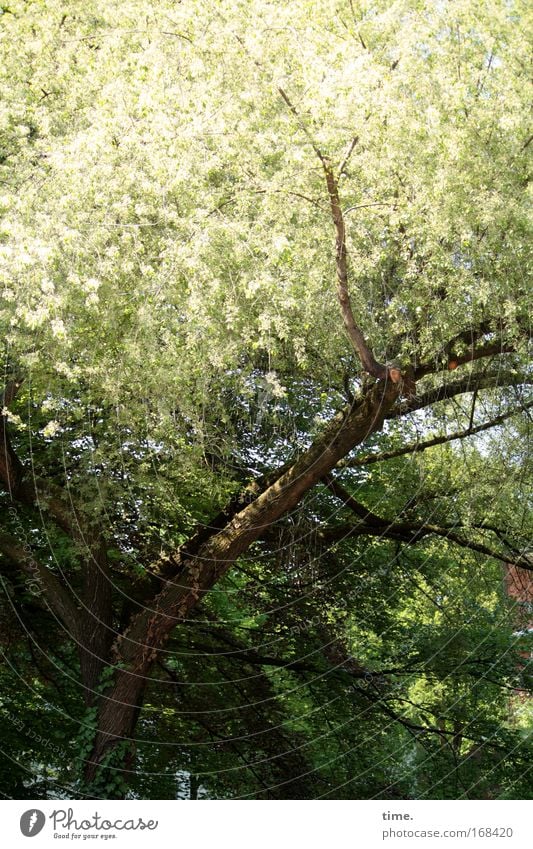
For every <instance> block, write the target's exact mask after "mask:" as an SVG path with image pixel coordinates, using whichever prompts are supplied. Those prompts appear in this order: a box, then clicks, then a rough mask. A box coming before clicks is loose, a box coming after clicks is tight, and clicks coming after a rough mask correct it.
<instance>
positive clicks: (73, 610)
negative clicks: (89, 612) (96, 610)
mask: <svg viewBox="0 0 533 849" xmlns="http://www.w3.org/2000/svg"><path fill="white" fill-rule="evenodd" d="M0 553H1V554H2V555H4V557H6V558H7V560H8V561H10V562H11V563H12V564H13V565H14V566H15V567H16V568H17V569H19V570H20V571H21V572H22V573H23V574H25V575H26V576H27V577H28V578H31V580H32V582H33V583H35V584H36V585H37V587H38V588H39V591H40V593H42V596H43V598H44V600H45V601H46V603H47V604H48V606H49V607H50V610H51V611H52V612H53V613H55V614H56V616H58V618H59V619H61V621H62V622H63V624H64V625H65V627H66V629H67V631H68V632H69V634H71V635H72V636H74V637H77V636H78V635H79V623H80V611H79V610H78V608H77V607H76V605H75V604H74V601H73V599H72V597H71V596H70V594H69V593H68V592H67V590H66V589H65V588H64V587H63V585H62V584H61V582H60V581H59V580H58V578H57V576H56V575H54V574H53V572H51V571H50V570H49V569H47V568H46V566H43V565H42V564H41V563H39V562H38V561H37V560H36V559H35V557H34V556H33V554H32V553H31V552H30V551H28V550H27V549H26V547H24V546H22V545H20V543H19V542H17V540H15V539H14V538H13V537H11V536H10V535H9V534H6V533H3V532H0Z"/></svg>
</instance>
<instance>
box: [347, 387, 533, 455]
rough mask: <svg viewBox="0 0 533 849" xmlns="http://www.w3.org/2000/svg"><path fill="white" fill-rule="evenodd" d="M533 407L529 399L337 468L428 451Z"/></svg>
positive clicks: (494, 425) (488, 427) (479, 431)
mask: <svg viewBox="0 0 533 849" xmlns="http://www.w3.org/2000/svg"><path fill="white" fill-rule="evenodd" d="M531 407H533V401H528V402H527V403H526V404H523V405H522V406H521V407H520V408H519V409H514V410H509V412H507V413H502V414H501V415H499V416H496V417H495V418H493V419H491V420H490V421H488V422H483V423H482V424H479V425H472V424H471V425H469V426H468V427H467V428H464V429H463V430H456V431H454V432H453V433H447V434H444V436H433V437H432V438H431V439H427V440H425V441H424V442H412V443H411V444H410V445H405V446H403V448H397V449H396V450H395V451H382V452H381V453H380V454H365V456H364V457H354V458H352V459H349V460H340V461H339V462H338V463H337V468H339V469H342V468H350V469H353V468H357V467H359V466H369V465H370V464H372V463H381V462H383V461H384V460H392V459H393V458H394V457H402V456H403V455H404V454H417V453H419V452H421V451H426V449H427V448H433V447H434V446H435V445H443V444H445V443H446V442H453V441H454V440H456V439H464V438H465V437H467V436H475V434H476V433H482V432H483V431H485V430H489V429H490V428H493V427H497V426H498V425H499V424H502V422H504V421H505V420H506V419H510V418H512V416H516V415H518V413H521V412H523V411H524V410H529V409H530V408H531Z"/></svg>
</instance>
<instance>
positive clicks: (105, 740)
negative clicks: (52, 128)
mask: <svg viewBox="0 0 533 849" xmlns="http://www.w3.org/2000/svg"><path fill="white" fill-rule="evenodd" d="M398 394H399V387H398V386H397V385H396V384H394V383H393V382H392V381H384V382H381V381H380V382H378V383H376V384H375V385H374V386H372V388H371V389H370V390H369V391H368V392H367V393H366V394H365V395H363V396H362V398H360V399H358V400H357V401H356V402H354V403H353V404H352V405H351V406H350V407H347V408H346V409H345V410H343V411H342V412H341V413H339V414H338V415H337V416H335V418H334V419H333V420H332V421H331V422H330V424H329V425H328V426H327V427H326V428H325V430H324V431H323V433H322V434H321V435H320V437H319V438H318V439H317V440H316V441H315V442H314V443H313V444H312V445H311V447H310V448H309V449H308V450H307V451H306V452H304V453H303V454H302V455H301V456H300V457H299V458H298V459H297V460H296V461H295V462H294V464H293V465H291V466H290V467H289V468H288V470H286V471H284V473H283V474H281V475H280V477H278V478H277V480H275V481H274V483H272V484H270V485H267V486H266V488H265V489H264V491H263V492H261V494H259V495H258V496H257V498H255V500H254V501H252V502H251V503H250V504H248V505H247V506H246V507H244V508H243V509H242V510H241V511H240V512H238V513H237V514H236V515H234V516H233V517H232V518H230V519H229V521H228V522H227V524H226V525H225V527H223V528H222V529H221V530H217V531H215V532H214V533H213V534H212V536H211V537H209V538H208V539H207V540H206V541H205V542H204V543H203V544H202V545H200V546H199V547H198V548H197V550H196V551H195V553H194V555H193V556H191V555H190V554H189V555H187V554H183V553H180V552H177V553H176V555H175V557H174V562H175V564H176V570H175V580H167V581H166V583H165V585H164V587H163V589H162V590H161V592H160V593H159V594H158V595H157V596H155V598H154V599H153V600H152V601H151V602H150V603H148V604H147V605H146V606H145V608H144V609H143V610H142V611H141V612H140V613H137V614H136V615H135V616H134V617H133V618H132V620H131V621H130V623H129V626H128V628H127V629H126V630H125V631H124V632H123V633H122V634H121V635H120V637H119V638H118V639H117V640H116V642H115V645H114V646H113V654H114V663H115V664H119V666H120V668H119V669H118V670H117V673H116V675H115V679H114V682H113V684H112V686H111V687H110V689H109V690H108V692H107V693H106V695H105V696H104V697H103V698H102V700H101V704H100V710H99V715H98V726H97V730H96V736H95V740H94V746H93V749H92V752H91V754H90V757H89V759H88V763H87V766H86V769H85V779H86V783H87V784H88V786H89V787H91V785H92V786H93V787H94V788H95V792H96V794H98V788H100V787H101V786H102V777H103V773H105V771H106V770H107V769H108V766H106V764H108V763H109V761H110V760H112V761H113V766H114V767H118V768H119V769H120V768H122V769H131V768H132V764H133V742H132V738H133V736H134V730H135V725H136V722H137V718H138V715H139V711H140V705H141V701H142V695H143V691H144V681H145V679H146V677H147V676H148V673H149V671H150V668H151V666H152V664H153V663H154V660H155V659H156V657H157V655H158V652H159V650H160V649H161V648H162V647H163V645H164V644H165V642H166V640H167V639H168V637H169V635H170V633H171V632H172V630H173V628H174V627H175V626H176V624H177V623H178V622H179V621H180V620H182V619H184V618H185V617H186V616H187V615H188V614H189V613H190V611H191V610H192V609H193V608H194V607H195V605H196V604H198V602H199V601H200V600H201V599H202V597H203V595H204V594H205V593H207V592H208V591H209V590H210V589H211V587H213V585H214V584H215V583H216V582H217V581H218V580H219V579H220V578H221V577H222V576H223V575H225V574H226V572H227V571H228V569H229V568H230V567H231V565H232V564H233V563H234V562H235V560H236V559H237V558H238V557H239V556H240V555H241V554H243V553H244V552H245V551H246V550H247V549H248V547H249V546H250V545H251V544H252V543H253V542H254V541H255V540H257V539H258V538H259V537H261V536H262V535H263V534H264V533H265V531H266V530H267V529H268V528H269V527H270V526H271V525H272V524H273V523H274V522H275V521H276V520H277V519H279V518H280V517H281V516H283V515H284V514H285V513H287V512H288V511H290V510H291V509H293V508H294V507H295V506H296V504H298V502H299V501H300V499H301V498H302V496H303V495H304V494H305V493H306V492H308V490H309V489H311V487H313V486H314V485H315V484H316V483H318V482H319V481H320V480H321V479H322V478H323V477H324V476H325V475H326V474H328V473H329V472H330V471H331V470H332V469H333V468H334V467H335V465H336V463H337V462H338V461H339V460H340V459H342V458H343V457H344V456H345V455H346V454H347V453H348V452H349V451H351V450H352V448H354V447H355V446H356V445H358V444H360V443H362V442H364V441H365V440H366V439H367V438H368V437H369V436H370V435H371V434H372V433H375V432H376V431H377V430H380V429H381V428H382V426H383V422H384V420H385V417H386V415H387V412H388V411H389V410H390V408H391V407H392V405H393V404H394V402H395V401H396V399H397V397H398ZM186 550H187V546H184V547H183V549H182V551H186ZM128 743H129V746H128ZM114 750H116V755H117V756H116V758H115V757H114V754H113V751H114ZM97 779H98V780H97Z"/></svg>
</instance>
